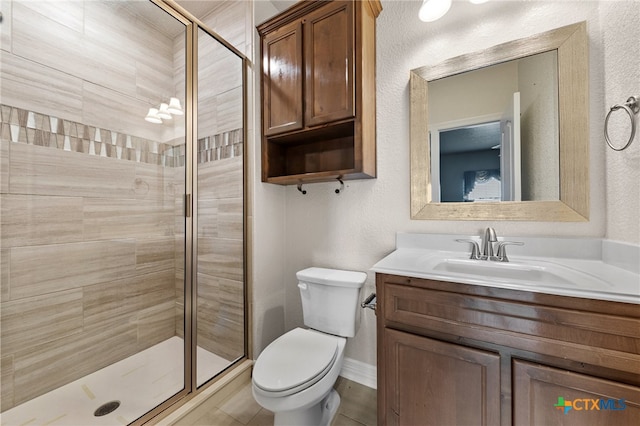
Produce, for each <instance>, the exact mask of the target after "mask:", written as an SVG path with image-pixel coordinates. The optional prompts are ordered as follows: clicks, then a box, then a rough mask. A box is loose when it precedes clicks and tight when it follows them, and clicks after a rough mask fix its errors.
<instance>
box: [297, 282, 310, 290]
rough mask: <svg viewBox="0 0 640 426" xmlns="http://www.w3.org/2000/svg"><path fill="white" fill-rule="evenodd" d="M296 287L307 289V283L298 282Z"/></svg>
mask: <svg viewBox="0 0 640 426" xmlns="http://www.w3.org/2000/svg"><path fill="white" fill-rule="evenodd" d="M298 288H299V289H300V290H307V289H308V288H309V287H308V286H307V283H298Z"/></svg>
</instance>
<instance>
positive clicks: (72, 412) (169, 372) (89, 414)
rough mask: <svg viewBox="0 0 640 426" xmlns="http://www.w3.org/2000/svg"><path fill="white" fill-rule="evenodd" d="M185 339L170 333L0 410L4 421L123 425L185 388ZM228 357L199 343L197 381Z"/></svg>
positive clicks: (17, 425)
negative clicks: (106, 407) (109, 408)
mask: <svg viewBox="0 0 640 426" xmlns="http://www.w3.org/2000/svg"><path fill="white" fill-rule="evenodd" d="M183 358H184V343H183V340H182V338H180V337H177V336H175V337H172V338H170V339H167V340H165V341H164V342H161V343H159V344H157V345H155V346H152V347H150V348H149V349H146V350H144V351H142V352H139V353H137V354H135V355H132V356H130V357H129V358H126V359H123V360H122V361H119V362H116V363H115V364H112V365H110V366H108V367H105V368H103V369H101V370H98V371H96V372H95V373H92V374H90V375H88V376H85V377H83V378H81V379H78V380H76V381H75V382H71V383H69V384H67V385H64V386H62V387H59V388H58V389H55V390H53V391H51V392H49V393H46V394H44V395H41V396H39V397H37V398H34V399H32V400H30V401H27V402H25V403H23V404H21V405H18V406H17V407H14V408H12V409H10V410H7V411H5V412H4V413H2V414H0V422H1V423H2V425H3V426H23V425H24V426H27V425H29V426H31V425H33V426H35V425H54V426H55V425H57V426H70V425H78V426H88V425H92V426H99V425H117V426H119V425H126V424H129V423H131V422H132V421H134V420H135V419H137V418H138V417H140V416H142V415H143V414H145V413H146V412H148V411H149V410H151V409H152V408H154V407H155V406H157V405H159V404H160V403H162V402H163V401H165V400H166V399H168V398H169V397H171V396H172V395H174V394H175V393H177V392H179V391H180V390H181V389H182V388H183V375H184V373H183V370H184V368H183V365H184V362H183ZM228 365H229V361H227V360H226V359H224V358H221V357H219V356H217V355H215V354H212V353H211V352H208V351H206V350H204V349H202V348H200V347H198V379H197V382H198V383H204V382H205V381H206V380H208V379H209V378H210V377H213V376H214V375H216V374H217V373H219V372H220V371H222V370H224V369H225V368H226V367H227V366H228ZM110 401H120V407H118V408H117V409H116V410H115V411H113V412H112V413H110V414H107V415H105V416H102V417H95V416H94V415H93V413H94V412H95V411H96V409H98V407H100V406H101V405H103V404H105V403H107V402H110Z"/></svg>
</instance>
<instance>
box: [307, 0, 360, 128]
mask: <svg viewBox="0 0 640 426" xmlns="http://www.w3.org/2000/svg"><path fill="white" fill-rule="evenodd" d="M353 19H354V18H353V2H343V1H336V2H331V3H329V4H327V5H326V6H323V7H321V8H319V9H318V10H316V11H314V12H312V13H310V14H309V15H308V16H307V17H306V18H305V19H304V21H303V22H304V36H305V41H304V48H305V52H304V54H305V72H306V76H305V77H306V78H305V95H306V99H305V124H306V126H316V125H319V124H325V123H329V122H332V121H336V120H341V119H345V118H352V117H354V116H355V109H354V105H355V103H354V96H355V95H354V81H353V78H354V55H355V46H354V30H353V28H354V21H353Z"/></svg>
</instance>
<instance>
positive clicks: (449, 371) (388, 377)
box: [373, 235, 640, 425]
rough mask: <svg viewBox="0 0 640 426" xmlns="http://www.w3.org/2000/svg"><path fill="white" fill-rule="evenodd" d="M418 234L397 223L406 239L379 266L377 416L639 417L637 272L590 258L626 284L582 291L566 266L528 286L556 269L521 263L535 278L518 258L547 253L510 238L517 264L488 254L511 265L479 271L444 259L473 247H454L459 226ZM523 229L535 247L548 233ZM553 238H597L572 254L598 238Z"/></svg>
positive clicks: (591, 420)
mask: <svg viewBox="0 0 640 426" xmlns="http://www.w3.org/2000/svg"><path fill="white" fill-rule="evenodd" d="M414 237H415V236H411V235H408V236H405V238H403V236H402V235H399V248H398V249H397V250H396V251H395V252H394V253H392V254H391V255H389V256H387V258H385V259H383V260H381V261H380V262H378V264H376V265H375V266H374V268H373V270H374V271H376V291H377V301H378V302H377V311H376V312H377V336H378V341H377V342H378V343H377V345H378V423H379V424H381V425H385V424H386V425H418V424H419V425H464V424H469V425H479V424H483V425H497V424H501V425H511V424H515V425H522V424H538V425H551V424H563V425H568V424H575V425H584V424H589V425H612V424H616V425H630V424H640V281H639V280H638V277H640V275H638V274H637V273H635V272H634V271H628V270H625V269H622V268H619V267H617V266H612V265H610V264H606V263H604V262H602V260H600V261H597V260H596V259H593V258H591V259H587V260H584V259H583V260H584V262H586V263H585V265H591V267H593V268H595V269H598V268H599V270H602V271H604V272H603V273H604V274H605V275H606V274H608V273H609V274H613V275H611V276H614V275H616V274H617V275H618V276H619V277H620V281H622V284H630V287H624V286H623V288H626V289H627V290H629V289H630V291H627V290H624V289H623V290H621V292H622V293H623V294H622V295H619V294H618V295H616V294H614V293H615V292H614V290H615V291H618V290H619V289H617V288H613V290H612V289H603V291H602V293H603V294H601V295H600V296H601V297H599V298H595V297H580V288H579V283H578V284H576V283H574V282H571V280H570V279H569V278H568V277H569V275H565V276H564V278H563V279H560V278H557V280H558V283H560V282H562V283H561V284H558V283H554V282H551V283H546V284H545V283H540V285H539V287H538V288H537V289H534V290H531V287H529V288H527V286H531V285H532V283H531V282H529V281H527V280H530V279H533V280H535V275H536V274H539V275H540V276H544V279H545V280H547V281H549V280H550V281H553V280H554V278H553V276H554V275H553V273H551V272H549V274H550V275H548V276H545V275H544V274H541V272H540V271H541V270H535V269H530V270H527V271H525V273H524V275H525V276H534V278H524V279H521V278H520V277H519V276H518V274H519V273H518V268H520V267H521V265H525V264H527V265H530V266H529V267H531V268H533V267H532V266H531V265H533V264H534V263H536V264H537V262H540V263H539V264H541V265H545V263H544V261H542V260H540V258H536V257H535V256H534V257H527V256H519V255H517V254H518V253H525V249H524V248H518V249H519V250H520V252H518V250H517V249H516V248H513V252H514V253H516V254H515V255H513V256H511V257H512V261H511V263H512V265H509V264H508V263H505V264H504V265H490V266H491V267H492V268H500V267H502V266H505V267H511V270H510V272H509V273H508V274H505V275H504V276H500V274H499V273H495V275H496V277H495V278H494V281H495V282H494V283H491V281H492V279H491V277H490V276H489V274H491V273H493V272H491V271H492V269H487V270H486V271H487V275H486V276H485V277H484V278H480V277H479V276H474V275H473V274H474V273H476V272H471V269H470V270H468V271H466V272H464V273H462V272H460V270H455V272H451V271H454V270H453V269H450V270H447V268H439V269H438V268H437V265H441V264H442V262H445V263H447V262H448V263H451V262H453V261H454V260H457V259H459V257H460V256H462V258H463V259H464V257H465V256H466V255H467V253H465V252H460V251H453V250H451V249H455V247H456V244H455V242H454V243H450V242H448V241H449V240H452V241H455V239H454V238H447V236H429V237H425V238H430V239H431V241H429V242H428V243H427V245H429V244H433V245H434V246H437V247H438V249H437V250H435V249H432V248H431V249H430V248H423V247H422V248H420V247H417V245H419V244H415V243H416V240H415V238H414ZM528 240H529V241H527V242H528V243H529V245H530V249H529V250H530V252H531V251H534V252H535V250H536V247H537V249H540V248H541V247H542V245H544V244H545V243H540V242H539V241H531V240H534V239H528ZM423 242H424V241H423ZM546 244H551V245H553V244H556V245H557V246H563V245H572V244H573V245H576V244H583V246H590V248H589V247H587V248H584V247H583V249H576V250H575V251H574V255H583V254H584V252H583V251H589V250H591V249H593V250H595V251H597V241H595V240H588V241H587V243H586V244H585V243H582V242H580V241H579V240H575V241H569V242H567V241H564V242H558V241H554V240H553V239H551V240H549V241H547V242H546ZM403 245H408V246H409V247H406V246H405V247H402V246H403ZM447 245H449V246H448V247H445V248H444V250H443V249H442V246H447ZM525 246H526V244H525ZM531 246H533V247H531ZM456 250H457V249H456ZM459 255H460V256H459ZM634 255H635V254H634ZM434 257H437V258H440V259H441V261H440V262H434V261H433V258H434ZM534 259H535V260H534ZM580 261H581V260H577V259H566V262H567V263H568V264H573V265H574V266H575V265H578V264H579V262H580ZM403 262H404V263H403ZM478 262H480V261H478ZM485 262H488V261H485ZM559 262H560V263H559V264H560V265H562V264H564V263H565V261H564V260H560V261H559ZM572 262H575V263H572ZM598 262H599V263H598ZM471 263H473V262H471ZM461 264H464V262H463V263H461ZM412 265H413V266H412ZM434 265H436V266H434ZM519 265H520V266H519ZM561 267H563V266H559V267H558V268H561ZM588 267H589V266H585V267H584V268H588ZM558 270H560V269H558ZM549 271H551V269H549ZM547 272H548V271H547ZM577 273H578V274H583V273H584V271H578V272H577ZM581 276H582V275H578V277H581ZM587 276H591V277H592V278H593V279H597V278H598V277H597V276H596V275H593V274H591V273H584V277H587ZM604 279H606V277H605V278H604ZM483 280H484V281H483ZM634 280H636V281H635V284H637V286H638V287H635V288H636V290H635V291H636V292H634ZM534 284H535V283H534ZM545 285H546V286H548V287H549V288H546V287H545ZM603 285H604V284H603ZM553 286H556V287H558V288H559V289H558V290H557V291H554V290H553V288H550V287H553ZM563 286H564V287H571V286H573V288H569V289H568V290H567V289H562V288H560V287H563ZM571 292H573V295H570V293H571ZM595 292H596V291H595V290H591V293H589V294H590V295H593V293H595ZM607 293H610V294H607Z"/></svg>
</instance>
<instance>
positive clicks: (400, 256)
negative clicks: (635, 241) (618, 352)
mask: <svg viewBox="0 0 640 426" xmlns="http://www.w3.org/2000/svg"><path fill="white" fill-rule="evenodd" d="M473 238H475V237H473V236H467V235H449V234H408V233H398V237H397V246H396V249H395V250H394V251H393V252H391V253H389V254H388V255H387V256H385V257H384V258H383V259H381V260H380V261H378V262H377V263H376V264H375V265H374V266H373V268H372V270H373V271H375V272H379V273H384V274H391V275H398V276H404V277H415V278H424V279H430V280H436V281H444V282H453V283H461V284H470V285H480V286H486V287H496V288H505V289H512V290H518V291H527V292H533V293H546V294H554V295H559V296H569V297H580V298H588V299H599V300H610V301H616V302H624V303H634V304H638V305H640V267H638V263H637V259H639V258H640V247H636V246H634V245H631V244H626V243H617V242H611V241H608V242H607V243H606V244H604V243H603V241H602V240H599V239H585V238H531V237H522V238H519V237H518V238H516V237H514V240H516V241H520V242H523V243H524V246H522V247H518V248H517V251H516V248H515V247H514V248H513V252H510V253H509V262H497V261H490V260H475V259H470V258H469V255H470V250H468V249H469V247H467V246H463V245H461V244H460V243H459V240H461V239H465V240H469V239H473ZM476 241H477V239H476ZM605 259H606V261H605Z"/></svg>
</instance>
